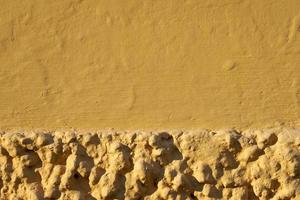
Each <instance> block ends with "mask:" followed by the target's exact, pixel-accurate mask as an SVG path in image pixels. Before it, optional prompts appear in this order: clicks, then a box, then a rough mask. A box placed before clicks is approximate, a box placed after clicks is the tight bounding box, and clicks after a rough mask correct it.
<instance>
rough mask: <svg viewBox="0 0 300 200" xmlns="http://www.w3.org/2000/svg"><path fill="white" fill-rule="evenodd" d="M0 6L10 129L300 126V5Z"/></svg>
mask: <svg viewBox="0 0 300 200" xmlns="http://www.w3.org/2000/svg"><path fill="white" fill-rule="evenodd" d="M0 2H1V7H0V64H1V67H0V122H1V125H0V126H1V127H2V128H12V127H13V128H14V127H28V128H30V127H35V128H36V127H37V128H56V127H76V128H107V127H116V128H126V129H127V128H129V129H136V128H153V127H155V128H161V127H163V128H168V127H171V128H180V127H184V128H193V127H204V128H222V127H240V128H243V127H263V126H266V125H273V124H278V123H288V124H295V123H298V122H299V115H300V106H299V102H300V80H299V78H300V32H299V30H300V1H299V0H222V1H221V0H201V1H199V0H163V1H160V0H151V1H150V0H149V1H141V0H126V1H125V0H64V1H53V0H1V1H0Z"/></svg>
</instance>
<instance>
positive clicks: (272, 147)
mask: <svg viewBox="0 0 300 200" xmlns="http://www.w3.org/2000/svg"><path fill="white" fill-rule="evenodd" d="M191 141H193V142H191ZM299 146H300V130H299V129H277V130H275V129H274V130H246V131H243V132H240V131H235V130H228V131H206V130H194V131H188V132H187V131H186V132H179V131H173V132H152V133H150V132H115V131H109V132H92V133H87V132H85V133H78V132H58V131H56V132H51V133H38V132H36V133H30V132H26V133H2V134H1V136H0V163H1V165H0V166H1V168H0V183H1V184H0V189H1V190H0V198H1V199H11V200H40V199H41V200H42V199H60V200H96V199H97V200H101V199H107V200H112V199H126V200H135V199H136V200H138V199H145V200H152V199H153V200H165V199H168V200H171V199H174V200H196V199H199V200H204V199H205V200H216V199H224V200H227V199H231V200H258V199H260V200H267V199H273V200H288V199H294V200H297V199H299V197H300V151H299V150H300V148H299Z"/></svg>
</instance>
